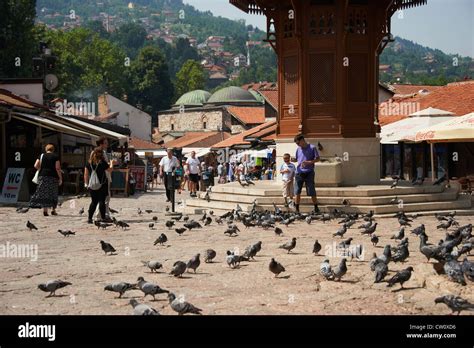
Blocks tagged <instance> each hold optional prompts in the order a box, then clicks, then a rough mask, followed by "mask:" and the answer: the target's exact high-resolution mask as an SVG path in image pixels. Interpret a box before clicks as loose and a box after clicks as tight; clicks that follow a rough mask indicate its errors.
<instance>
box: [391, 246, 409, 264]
mask: <svg viewBox="0 0 474 348" xmlns="http://www.w3.org/2000/svg"><path fill="white" fill-rule="evenodd" d="M408 256H410V251H409V250H408V243H404V244H402V245H401V246H400V248H399V249H398V250H397V251H396V252H395V253H394V254H393V255H392V260H393V261H394V262H405V260H406V259H407V258H408Z"/></svg>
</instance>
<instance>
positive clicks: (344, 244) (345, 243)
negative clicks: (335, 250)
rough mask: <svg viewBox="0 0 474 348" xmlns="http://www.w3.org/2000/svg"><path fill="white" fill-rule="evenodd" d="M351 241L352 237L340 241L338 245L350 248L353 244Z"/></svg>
mask: <svg viewBox="0 0 474 348" xmlns="http://www.w3.org/2000/svg"><path fill="white" fill-rule="evenodd" d="M351 242H352V237H351V238H347V239H346V240H343V241H342V242H341V243H339V244H338V247H339V248H342V249H345V248H348V247H349V246H350V245H351Z"/></svg>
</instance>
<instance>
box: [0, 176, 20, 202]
mask: <svg viewBox="0 0 474 348" xmlns="http://www.w3.org/2000/svg"><path fill="white" fill-rule="evenodd" d="M24 174H25V168H8V170H7V175H6V176H5V181H4V183H3V190H2V196H0V202H2V203H17V202H18V196H19V194H20V188H21V183H22V181H23V175H24Z"/></svg>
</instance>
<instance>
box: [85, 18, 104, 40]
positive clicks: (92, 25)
mask: <svg viewBox="0 0 474 348" xmlns="http://www.w3.org/2000/svg"><path fill="white" fill-rule="evenodd" d="M84 28H86V29H90V30H91V31H93V32H94V33H96V34H98V35H99V36H100V37H101V38H102V39H108V38H109V36H110V34H109V33H108V32H107V31H106V30H105V28H104V25H103V24H102V22H101V21H97V20H96V21H88V22H86V23H85V24H84Z"/></svg>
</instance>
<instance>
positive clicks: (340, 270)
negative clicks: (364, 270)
mask: <svg viewBox="0 0 474 348" xmlns="http://www.w3.org/2000/svg"><path fill="white" fill-rule="evenodd" d="M346 261H347V260H346V258H343V259H342V260H341V262H340V263H339V266H337V267H336V268H335V269H334V271H333V274H334V280H337V281H339V280H341V278H342V277H343V276H344V275H345V274H346V272H347V265H346Z"/></svg>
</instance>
